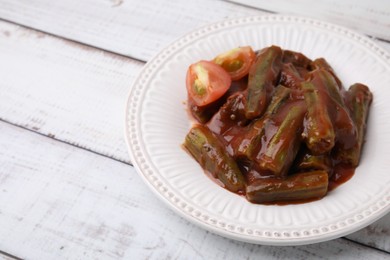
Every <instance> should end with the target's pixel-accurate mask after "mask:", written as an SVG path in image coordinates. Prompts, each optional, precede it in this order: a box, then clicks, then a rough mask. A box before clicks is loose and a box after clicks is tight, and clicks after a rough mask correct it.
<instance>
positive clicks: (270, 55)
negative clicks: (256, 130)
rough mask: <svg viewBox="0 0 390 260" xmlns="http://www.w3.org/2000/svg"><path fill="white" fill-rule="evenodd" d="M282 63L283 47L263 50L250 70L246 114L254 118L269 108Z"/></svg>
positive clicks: (249, 117)
mask: <svg viewBox="0 0 390 260" xmlns="http://www.w3.org/2000/svg"><path fill="white" fill-rule="evenodd" d="M281 65H282V49H280V48H279V47H277V46H271V47H268V48H264V49H263V50H261V51H260V52H259V53H258V55H257V57H256V60H255V63H254V64H253V65H252V67H251V69H250V71H249V78H248V88H247V96H246V101H247V102H246V104H245V116H246V117H247V118H248V119H254V118H256V117H259V116H261V115H262V114H263V113H264V111H265V110H266V108H267V105H268V102H269V99H270V95H271V94H272V92H273V88H274V85H275V84H276V81H277V79H278V76H279V72H280V69H281Z"/></svg>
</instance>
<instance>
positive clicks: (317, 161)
mask: <svg viewBox="0 0 390 260" xmlns="http://www.w3.org/2000/svg"><path fill="white" fill-rule="evenodd" d="M294 164H295V165H294V169H296V171H298V172H303V171H308V170H310V171H314V170H322V171H326V172H327V173H328V174H329V173H330V171H331V169H332V160H331V158H330V155H329V154H320V155H314V154H312V153H311V152H310V150H308V149H307V148H303V149H301V151H300V152H299V153H298V155H297V158H296V159H295V162H294Z"/></svg>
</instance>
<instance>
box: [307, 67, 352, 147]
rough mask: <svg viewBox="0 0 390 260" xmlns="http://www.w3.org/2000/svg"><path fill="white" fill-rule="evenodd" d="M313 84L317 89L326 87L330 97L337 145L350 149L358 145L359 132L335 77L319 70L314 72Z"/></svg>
mask: <svg viewBox="0 0 390 260" xmlns="http://www.w3.org/2000/svg"><path fill="white" fill-rule="evenodd" d="M312 82H313V83H314V84H315V85H316V86H317V87H324V89H325V90H326V91H327V92H328V95H329V97H330V99H329V104H328V108H329V109H330V110H333V111H332V112H331V114H332V116H333V118H332V119H331V120H332V122H333V126H334V128H335V132H336V141H337V145H338V146H341V147H342V148H344V149H349V148H351V147H352V146H354V145H355V143H356V138H357V132H356V127H355V124H354V122H353V120H352V118H351V116H350V114H349V110H348V108H347V106H346V105H345V102H344V98H343V96H342V91H343V90H339V88H338V86H337V82H336V80H335V78H334V76H333V75H332V74H331V73H330V72H329V71H327V70H324V69H318V70H315V71H313V72H312Z"/></svg>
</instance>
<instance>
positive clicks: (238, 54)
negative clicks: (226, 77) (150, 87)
mask: <svg viewBox="0 0 390 260" xmlns="http://www.w3.org/2000/svg"><path fill="white" fill-rule="evenodd" d="M255 58H256V54H255V52H254V51H253V50H252V48H251V47H250V46H245V47H238V48H235V49H232V50H230V51H227V52H225V53H222V54H220V55H218V56H217V57H215V58H214V60H213V61H214V62H215V63H216V64H218V65H219V66H221V67H222V68H224V70H226V71H227V72H228V73H229V74H230V77H231V78H232V80H239V79H241V78H243V77H245V76H246V75H248V73H249V69H250V67H251V66H252V64H253V62H254V61H255Z"/></svg>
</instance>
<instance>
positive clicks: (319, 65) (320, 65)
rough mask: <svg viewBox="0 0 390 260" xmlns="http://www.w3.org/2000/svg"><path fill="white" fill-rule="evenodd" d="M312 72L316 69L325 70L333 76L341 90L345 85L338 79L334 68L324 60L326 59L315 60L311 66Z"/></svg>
mask: <svg viewBox="0 0 390 260" xmlns="http://www.w3.org/2000/svg"><path fill="white" fill-rule="evenodd" d="M310 67H311V69H312V70H315V69H324V70H326V71H328V72H329V73H330V74H332V76H333V78H334V80H335V81H336V83H337V87H338V88H339V89H340V90H341V89H342V88H343V84H342V83H341V80H340V79H339V78H338V77H337V75H336V73H335V72H334V70H333V68H332V66H330V65H329V63H328V62H327V61H326V60H325V59H324V58H318V59H315V60H314V61H313V62H312V63H311V65H310Z"/></svg>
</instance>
